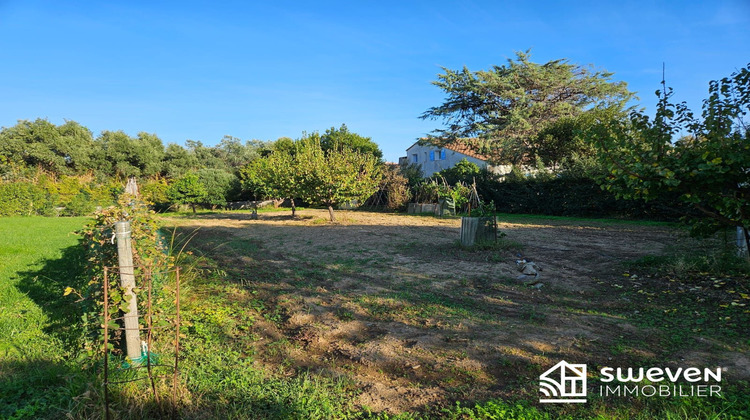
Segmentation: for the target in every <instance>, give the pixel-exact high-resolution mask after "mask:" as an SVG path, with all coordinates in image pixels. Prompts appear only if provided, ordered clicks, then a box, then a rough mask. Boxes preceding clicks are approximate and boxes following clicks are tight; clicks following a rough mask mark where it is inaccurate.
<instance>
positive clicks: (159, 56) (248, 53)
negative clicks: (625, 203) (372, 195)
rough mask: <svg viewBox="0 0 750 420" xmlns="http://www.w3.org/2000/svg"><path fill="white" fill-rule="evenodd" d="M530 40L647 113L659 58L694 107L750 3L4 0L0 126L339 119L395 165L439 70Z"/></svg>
mask: <svg viewBox="0 0 750 420" xmlns="http://www.w3.org/2000/svg"><path fill="white" fill-rule="evenodd" d="M110 3H111V4H110ZM117 3H120V4H117ZM529 48H531V49H532V60H533V61H536V62H546V61H548V60H552V59H558V58H568V59H569V60H570V62H572V63H577V64H593V65H594V66H595V67H596V68H597V69H605V70H607V71H611V72H614V73H615V76H614V78H615V79H616V80H623V81H625V82H627V83H628V85H629V87H630V89H631V90H634V91H637V92H638V94H639V96H640V104H641V106H643V107H645V108H646V109H647V110H652V109H653V106H654V104H655V101H656V99H655V96H654V94H653V92H654V91H655V90H656V89H658V88H659V87H660V85H659V83H660V81H661V73H662V63H666V75H667V83H668V85H670V86H672V87H673V88H674V89H675V91H676V95H675V99H676V100H678V101H683V100H684V101H687V102H688V105H690V107H691V108H693V109H694V110H698V109H699V108H700V104H701V100H702V99H703V98H704V97H705V96H706V91H707V86H708V81H710V80H712V79H717V78H721V77H725V76H728V75H729V74H730V73H731V72H733V71H734V70H736V69H738V68H741V67H743V66H745V65H746V64H748V62H750V1H748V0H736V1H720V0H719V1H690V0H683V1H643V2H629V1H618V2H606V1H593V2H586V1H576V2H570V1H559V2H551V1H550V2H545V1H536V2H504V1H437V0H433V1H393V2H391V1H341V2H327V1H315V2H289V1H276V2H269V1H262V2H261V1H258V2H253V1H245V2H226V1H225V2H218V1H217V2H208V1H207V2H192V1H181V2H159V1H148V2H139V1H128V2H101V1H99V2H85V1H65V2H60V1H49V2H43V1H34V0H23V1H20V0H19V1H16V0H10V1H7V0H0V51H2V56H1V57H2V58H1V59H0V63H1V65H0V125H1V126H4V127H8V126H12V125H14V124H15V123H16V121H17V120H19V119H29V120H33V119H36V118H47V119H49V120H50V121H51V122H53V123H56V124H60V123H62V122H63V121H64V120H65V119H68V120H75V121H78V122H79V123H81V124H83V125H85V126H87V127H89V128H90V129H91V130H92V131H93V132H94V134H95V135H96V134H98V133H99V132H100V131H102V130H119V129H122V130H124V131H125V132H127V133H128V134H131V135H135V134H136V133H137V132H139V131H147V132H150V133H156V134H157V135H158V136H159V137H160V138H161V139H162V140H163V141H164V143H165V144H166V143H179V144H184V141H185V140H187V139H192V140H200V141H203V142H204V143H205V144H215V143H216V142H218V141H219V140H220V139H221V138H222V137H223V136H224V135H231V136H234V137H238V138H241V139H245V140H248V139H261V140H275V139H276V138H278V137H282V136H288V137H293V138H298V137H299V136H300V135H301V134H302V132H303V131H308V132H312V131H321V132H322V131H324V130H325V129H326V128H329V127H332V126H336V127H338V126H339V125H341V124H342V123H346V124H347V125H348V126H349V128H350V130H352V131H354V132H357V133H359V134H361V135H364V136H369V137H372V138H373V140H374V141H376V142H377V143H378V144H379V145H380V147H381V148H382V149H383V151H384V154H385V158H386V159H387V160H390V161H394V160H396V159H397V158H398V156H400V155H402V154H404V153H405V152H404V150H405V149H406V148H407V147H408V146H410V145H411V144H412V143H413V142H414V141H415V139H416V138H418V137H420V136H423V135H424V134H425V133H428V132H430V131H431V130H433V129H435V128H438V127H439V122H438V121H429V120H428V121H423V120H420V119H419V118H418V116H419V115H420V114H421V113H422V112H424V111H425V110H426V109H427V108H429V107H431V106H435V105H439V104H440V103H441V102H442V100H443V98H444V95H443V93H442V92H441V91H440V90H439V89H437V88H436V87H434V86H433V85H431V82H432V81H433V80H435V79H436V76H437V74H438V73H440V72H441V67H447V68H451V69H458V68H461V67H462V66H464V65H465V66H467V67H468V68H469V69H470V70H481V69H487V68H489V67H490V66H492V65H494V64H503V63H505V62H506V60H507V59H508V58H511V57H513V56H514V52H515V51H522V50H526V49H529Z"/></svg>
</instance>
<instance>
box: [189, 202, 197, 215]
mask: <svg viewBox="0 0 750 420" xmlns="http://www.w3.org/2000/svg"><path fill="white" fill-rule="evenodd" d="M190 207H192V208H193V214H195V213H196V211H195V203H190Z"/></svg>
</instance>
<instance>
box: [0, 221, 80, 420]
mask: <svg viewBox="0 0 750 420" xmlns="http://www.w3.org/2000/svg"><path fill="white" fill-rule="evenodd" d="M86 220H87V219H86V218H83V217H76V218H43V217H26V218H23V217H9V218H0V232H2V235H0V418H6V417H12V416H19V417H20V418H22V417H24V416H26V417H30V418H46V417H51V418H54V417H57V416H60V415H61V414H60V413H61V412H66V411H68V410H69V409H70V407H71V406H72V405H73V397H74V396H76V395H79V394H80V393H81V392H83V390H84V389H85V382H86V381H85V378H84V377H83V376H82V375H81V374H80V370H79V369H78V367H77V366H76V364H75V362H74V359H75V357H76V356H77V355H76V354H75V353H76V352H75V348H74V347H72V345H73V343H74V342H75V339H76V335H77V334H78V333H77V330H76V328H77V325H76V323H77V320H76V317H75V314H76V308H75V304H74V299H73V297H72V296H67V297H64V296H63V293H64V290H65V287H67V286H75V285H76V282H77V281H78V280H80V272H81V264H82V263H83V250H82V249H80V246H79V245H78V237H77V236H76V235H74V234H72V233H71V232H73V231H75V230H77V229H80V228H81V227H82V226H83V225H84V224H85V222H86Z"/></svg>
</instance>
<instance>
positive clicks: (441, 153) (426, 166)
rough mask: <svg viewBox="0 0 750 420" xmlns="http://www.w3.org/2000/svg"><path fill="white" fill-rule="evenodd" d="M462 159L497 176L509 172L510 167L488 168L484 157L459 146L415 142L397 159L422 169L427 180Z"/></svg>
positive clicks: (463, 146)
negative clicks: (439, 145) (404, 154)
mask: <svg viewBox="0 0 750 420" xmlns="http://www.w3.org/2000/svg"><path fill="white" fill-rule="evenodd" d="M462 159H466V160H467V161H469V162H471V163H473V164H475V165H477V166H479V167H480V168H488V169H489V170H490V171H492V172H495V173H499V174H506V173H508V172H510V170H511V167H510V165H500V166H489V165H488V163H487V161H488V159H487V158H486V157H485V156H482V155H480V154H479V153H476V152H474V151H473V150H471V149H470V148H469V147H467V146H465V145H460V144H451V145H446V146H443V147H437V146H434V145H431V144H425V145H421V144H419V142H416V143H414V144H412V145H411V146H410V147H409V148H408V149H406V156H404V157H401V158H399V164H407V165H408V164H417V165H419V166H421V167H422V174H423V176H424V177H425V178H428V177H431V176H432V175H433V174H435V173H436V172H440V171H442V170H443V169H448V168H452V167H453V166H455V165H456V164H457V163H458V162H460V161H461V160H462Z"/></svg>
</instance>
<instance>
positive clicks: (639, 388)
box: [539, 360, 722, 403]
mask: <svg viewBox="0 0 750 420" xmlns="http://www.w3.org/2000/svg"><path fill="white" fill-rule="evenodd" d="M721 372H722V369H721V368H714V369H711V368H703V369H699V368H696V367H689V368H682V367H678V368H668V367H667V368H661V367H651V368H637V369H634V368H616V369H615V368H611V367H604V368H601V369H600V370H599V374H600V376H599V382H601V384H600V385H599V386H598V387H594V388H593V389H592V390H589V389H588V388H587V386H586V384H587V382H586V380H587V373H586V365H585V364H571V363H568V362H566V361H565V360H562V361H560V362H559V363H558V364H556V365H554V366H552V367H551V368H549V369H548V370H547V371H546V372H544V373H542V374H541V375H540V376H539V391H540V393H541V394H542V395H541V398H540V399H539V402H541V403H585V402H586V401H587V394H588V393H589V392H590V391H591V392H592V393H595V394H596V393H598V395H600V396H602V397H639V396H640V397H672V398H680V397H721Z"/></svg>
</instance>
